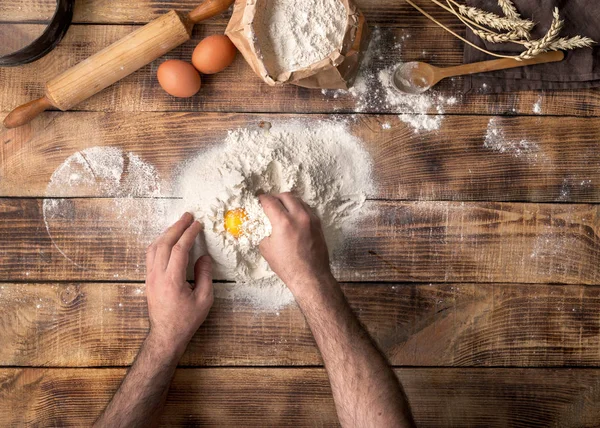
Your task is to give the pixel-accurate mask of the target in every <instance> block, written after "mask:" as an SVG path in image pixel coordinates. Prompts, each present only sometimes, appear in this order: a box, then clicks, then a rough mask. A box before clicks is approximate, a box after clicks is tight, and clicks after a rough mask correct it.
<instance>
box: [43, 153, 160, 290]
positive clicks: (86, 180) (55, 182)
mask: <svg viewBox="0 0 600 428" xmlns="http://www.w3.org/2000/svg"><path fill="white" fill-rule="evenodd" d="M160 195H161V186H160V178H159V175H158V172H157V171H156V169H155V168H154V166H152V165H150V164H148V163H146V162H145V161H144V160H142V159H141V158H140V157H139V156H138V155H136V154H134V153H131V152H124V151H123V150H121V149H120V148H117V147H91V148H88V149H85V150H82V151H79V152H76V153H74V154H73V155H71V156H69V157H68V158H67V159H65V161H64V162H63V163H62V164H61V165H60V166H59V167H58V168H57V169H56V170H55V171H54V173H53V174H52V177H51V178H50V182H49V183H48V186H47V187H46V199H44V202H43V216H44V223H45V226H46V229H47V232H48V235H49V236H50V239H51V240H52V243H53V244H54V246H55V247H56V249H57V250H58V251H59V252H60V253H61V254H62V256H64V257H65V258H66V259H67V260H69V261H70V262H72V263H73V264H74V265H76V266H78V267H79V268H82V269H93V268H94V266H95V263H98V262H100V263H101V264H102V260H99V259H98V254H100V255H101V257H104V256H106V257H110V254H112V253H111V252H110V251H108V252H106V251H99V252H98V254H88V253H86V252H82V251H80V249H79V248H76V247H74V246H73V245H72V243H71V238H70V234H72V224H73V222H74V219H76V218H80V219H82V220H83V221H86V222H87V224H88V225H90V227H89V230H88V231H87V232H86V236H87V237H88V238H89V242H91V243H92V245H93V244H96V243H97V245H98V247H99V248H100V247H101V246H102V245H103V244H102V243H103V242H106V241H109V240H124V241H126V242H131V243H132V245H135V247H132V248H131V251H141V252H143V251H144V247H145V246H146V245H147V244H149V243H150V242H151V241H152V240H153V239H154V238H155V237H156V236H157V235H158V234H159V233H160V232H161V230H162V229H163V228H164V227H165V223H164V220H165V219H166V203H162V202H166V201H160V200H158V201H157V200H155V199H153V198H156V197H158V196H160ZM61 196H70V197H72V196H78V197H90V196H91V197H95V198H101V199H95V200H92V201H94V203H90V204H83V205H82V204H81V202H82V201H79V202H78V201H77V200H75V199H71V198H62V197H61ZM84 201H85V200H84ZM115 220H117V221H116V222H115ZM110 224H114V225H116V226H110V227H109V226H108V225H110ZM127 237H131V238H132V239H131V240H129V239H127ZM96 238H97V239H96ZM94 257H95V258H94ZM104 262H106V263H108V262H109V261H108V260H104ZM129 268H131V270H133V271H135V272H139V266H130V267H129ZM124 273H125V272H115V273H114V275H113V277H114V278H118V277H119V275H120V274H124Z"/></svg>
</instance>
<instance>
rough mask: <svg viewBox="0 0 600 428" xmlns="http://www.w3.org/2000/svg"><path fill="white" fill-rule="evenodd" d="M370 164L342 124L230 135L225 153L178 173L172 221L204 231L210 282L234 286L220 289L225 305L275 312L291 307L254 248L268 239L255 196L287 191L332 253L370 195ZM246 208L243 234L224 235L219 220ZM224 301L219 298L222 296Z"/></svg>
mask: <svg viewBox="0 0 600 428" xmlns="http://www.w3.org/2000/svg"><path fill="white" fill-rule="evenodd" d="M371 172H372V164H371V158H370V156H369V154H368V153H367V152H366V151H365V149H364V148H363V145H362V142H361V141H360V140H359V139H358V138H356V137H354V136H353V135H352V134H351V133H350V132H349V131H348V129H347V128H346V126H345V125H344V124H342V123H334V122H325V121H324V122H312V121H311V122H310V123H303V122H297V121H293V122H281V123H275V124H274V125H273V127H272V128H271V129H269V130H265V129H260V128H257V129H253V130H250V129H240V130H237V131H231V132H229V134H228V136H227V138H226V139H225V141H224V144H223V145H220V146H217V147H215V148H212V149H210V150H207V151H205V152H202V153H200V154H199V155H198V156H197V157H196V158H195V159H192V160H191V161H189V162H188V163H187V164H186V165H185V166H184V167H183V168H182V170H181V172H180V176H179V179H178V183H177V185H176V186H175V189H176V195H177V196H178V197H182V199H181V206H179V207H177V209H176V212H177V215H180V214H181V212H183V211H190V212H192V213H193V214H194V215H195V217H196V218H197V219H198V220H200V221H201V222H202V223H204V229H205V237H206V242H205V245H206V247H205V248H202V247H203V246H204V244H200V245H199V246H198V248H197V249H196V250H195V254H194V257H193V259H195V258H196V256H198V255H200V254H202V253H205V252H208V253H209V254H210V255H211V256H212V258H213V261H214V264H213V274H214V278H215V279H227V280H232V279H233V280H236V282H237V284H235V285H228V286H227V287H219V288H217V295H218V296H219V294H218V292H219V291H220V292H222V293H223V292H225V293H227V294H228V295H227V296H225V297H230V298H231V297H234V298H235V297H239V298H245V299H250V300H253V301H255V302H256V303H259V304H260V305H261V306H263V307H279V306H281V305H283V304H286V303H289V302H290V301H291V300H292V296H291V294H290V293H289V292H288V291H287V289H286V288H285V286H283V284H281V282H280V281H279V280H277V278H276V277H275V275H274V273H273V272H272V271H271V270H270V268H269V267H268V265H267V263H266V261H265V260H264V259H263V258H262V256H261V255H260V252H259V250H258V243H259V242H260V241H261V240H262V238H264V237H265V236H268V235H269V234H270V232H271V225H270V223H269V221H268V219H267V218H266V216H265V214H264V212H263V210H262V208H261V206H260V205H259V202H258V198H257V197H256V195H257V194H260V193H262V192H264V193H279V192H286V191H291V192H293V193H294V194H296V195H298V196H300V197H301V198H302V199H303V200H304V201H305V202H307V203H308V204H309V205H310V206H311V207H312V208H313V209H314V210H315V212H316V213H317V215H318V216H319V217H320V218H321V221H322V224H323V229H324V232H325V237H326V239H327V243H328V246H329V249H330V252H333V251H334V250H335V248H336V247H338V246H339V245H340V244H341V243H342V242H343V238H344V235H345V234H346V233H349V232H350V231H351V230H352V226H353V223H354V222H355V221H356V220H358V218H359V217H360V214H361V208H362V206H363V203H364V202H365V199H366V197H367V195H368V194H371V193H372V192H373V182H372V178H371ZM238 208H243V209H245V210H246V212H247V216H248V219H247V222H246V224H245V226H246V234H245V235H243V236H241V237H239V238H235V237H234V236H232V235H231V234H230V233H228V232H226V231H225V225H224V214H225V213H226V212H227V211H228V210H232V209H238ZM221 297H223V296H221Z"/></svg>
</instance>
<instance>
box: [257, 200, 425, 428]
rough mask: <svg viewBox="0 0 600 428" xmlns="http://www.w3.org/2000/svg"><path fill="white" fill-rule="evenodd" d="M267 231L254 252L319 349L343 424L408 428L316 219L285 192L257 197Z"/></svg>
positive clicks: (401, 399)
mask: <svg viewBox="0 0 600 428" xmlns="http://www.w3.org/2000/svg"><path fill="white" fill-rule="evenodd" d="M259 198H260V203H261V205H262V207H263V209H264V211H265V214H266V215H267V217H269V220H271V225H272V226H273V231H272V232H271V236H270V237H268V238H265V239H263V240H262V242H261V243H260V252H261V253H262V255H263V257H264V258H265V259H266V260H267V262H268V263H269V266H271V269H273V271H274V272H275V273H276V274H277V275H278V276H279V278H281V280H282V281H283V282H284V283H285V284H286V285H287V286H288V287H289V289H290V290H291V291H292V293H293V294H294V297H295V298H296V302H297V303H298V306H299V307H300V309H301V310H302V313H303V314H304V317H305V318H306V321H307V323H308V325H309V327H310V329H311V331H312V333H313V336H314V338H315V342H316V343H317V346H318V347H319V351H321V355H322V357H323V362H324V363H325V368H326V369H327V374H328V375H329V380H330V382H331V389H332V391H333V398H334V401H335V405H336V408H337V412H338V416H339V418H340V423H341V424H342V426H343V427H363V426H364V427H371V426H375V427H413V426H414V422H413V419H412V415H411V411H410V406H409V404H408V400H407V398H406V396H405V394H404V391H403V389H402V386H401V385H400V382H399V381H398V379H397V378H396V376H395V375H394V372H393V371H392V370H391V369H390V367H389V365H388V363H387V361H386V360H385V357H384V355H383V354H382V353H381V352H380V351H379V350H378V349H377V347H376V346H375V345H374V344H373V342H372V340H371V338H370V337H369V334H368V333H367V332H366V331H365V329H364V328H363V327H362V326H361V324H360V322H359V321H358V320H357V319H356V317H355V316H354V314H353V313H352V310H351V309H350V306H349V305H348V302H347V301H346V299H345V297H344V293H343V292H342V290H341V288H340V286H339V285H338V284H337V282H336V281H335V279H334V278H333V275H332V274H331V270H330V268H329V254H328V252H327V245H326V244H325V238H324V236H323V231H322V229H321V224H320V221H319V219H318V218H317V217H316V216H315V215H314V214H313V213H312V211H311V210H310V208H309V207H308V205H306V204H305V203H304V202H303V201H302V200H300V199H298V198H296V197H295V196H292V195H291V194H289V193H282V194H280V195H276V196H271V195H261V196H259Z"/></svg>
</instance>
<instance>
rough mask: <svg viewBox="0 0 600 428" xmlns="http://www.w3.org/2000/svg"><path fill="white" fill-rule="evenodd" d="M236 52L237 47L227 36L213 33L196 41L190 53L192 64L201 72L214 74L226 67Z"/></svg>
mask: <svg viewBox="0 0 600 428" xmlns="http://www.w3.org/2000/svg"><path fill="white" fill-rule="evenodd" d="M236 53H237V49H236V48H235V45H234V44H233V43H232V42H231V40H229V37H227V36H224V35H222V34H215V35H214V36H209V37H207V38H206V39H204V40H202V41H201V42H200V43H198V46H196V49H194V53H193V54H192V64H194V67H196V69H198V71H200V72H201V73H204V74H214V73H218V72H219V71H223V70H224V69H226V68H227V67H228V66H229V65H230V64H231V63H232V62H233V60H234V59H235V54H236Z"/></svg>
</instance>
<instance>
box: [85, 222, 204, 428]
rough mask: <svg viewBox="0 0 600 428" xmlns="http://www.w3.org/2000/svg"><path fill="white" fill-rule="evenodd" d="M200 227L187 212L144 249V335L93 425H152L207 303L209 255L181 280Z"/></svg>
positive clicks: (202, 316) (200, 322) (157, 417)
mask: <svg viewBox="0 0 600 428" xmlns="http://www.w3.org/2000/svg"><path fill="white" fill-rule="evenodd" d="M201 230H202V226H201V225H200V223H198V222H197V221H194V218H193V217H192V215H191V214H189V213H185V214H184V215H183V217H181V219H179V221H178V222H177V223H175V224H174V225H173V226H171V227H170V228H168V229H167V230H166V232H165V233H163V234H162V235H161V236H160V237H158V239H156V241H154V242H153V243H152V245H150V247H148V251H147V253H146V295H147V297H148V314H149V316H150V333H149V334H148V337H147V338H146V340H145V341H144V343H143V345H142V347H141V348H140V352H139V353H138V355H137V357H136V358H135V361H134V362H133V365H132V366H131V368H130V369H129V371H128V372H127V376H125V379H124V380H123V383H121V386H120V387H119V389H118V390H117V392H116V393H115V396H114V397H113V399H112V400H111V402H110V403H109V404H108V406H107V407H106V409H105V410H104V412H103V413H102V415H100V417H99V418H98V420H97V421H96V423H95V424H94V426H95V427H138V426H140V427H145V426H158V419H159V417H160V414H161V412H162V408H163V406H164V403H165V401H166V399H167V393H168V391H169V385H170V384H171V380H172V379H173V375H174V373H175V367H177V362H178V361H179V359H180V358H181V355H182V354H183V352H184V351H185V348H186V346H187V344H188V342H189V341H190V339H191V338H192V336H193V335H194V333H195V332H196V330H198V327H200V324H202V322H203V321H204V319H205V318H206V316H207V315H208V311H209V310H210V307H211V306H212V303H213V286H212V274H211V266H212V262H211V259H210V257H209V256H203V257H201V258H200V259H198V261H197V262H196V265H195V269H194V274H195V285H194V287H192V286H190V284H189V283H188V282H187V281H186V280H185V271H186V267H187V264H188V260H189V252H190V250H191V249H192V245H194V240H195V239H196V236H198V234H199V233H200V231H201Z"/></svg>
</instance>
